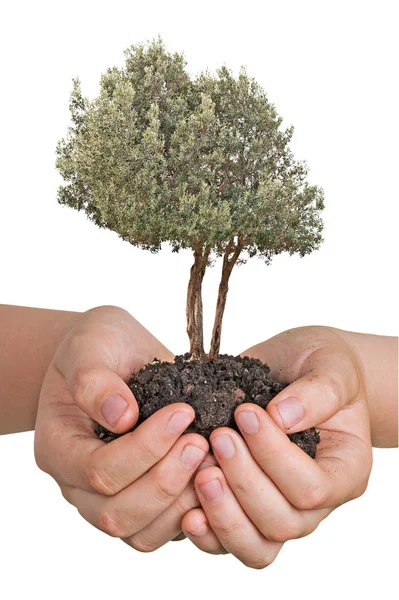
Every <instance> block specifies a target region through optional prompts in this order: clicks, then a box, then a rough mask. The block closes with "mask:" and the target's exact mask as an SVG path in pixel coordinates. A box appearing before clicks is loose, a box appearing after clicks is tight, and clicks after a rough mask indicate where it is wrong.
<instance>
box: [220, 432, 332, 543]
mask: <svg viewBox="0 0 399 600" xmlns="http://www.w3.org/2000/svg"><path fill="white" fill-rule="evenodd" d="M210 442H211V445H212V449H213V451H214V453H215V455H216V458H217V460H218V462H219V465H220V467H221V469H222V471H223V474H224V476H225V477H226V480H227V483H228V485H229V487H230V488H231V490H232V492H233V493H234V495H235V497H236V498H237V500H238V502H239V503H240V505H241V507H242V508H243V510H244V512H245V513H246V515H247V516H248V517H249V519H250V520H251V521H252V523H254V525H256V527H257V528H258V529H259V531H260V532H261V533H262V534H263V535H264V536H265V538H267V539H268V540H271V541H274V542H287V541H288V540H291V539H296V538H299V537H304V536H305V535H309V533H311V532H312V531H314V530H315V529H316V527H317V526H318V525H319V523H320V521H321V520H322V519H323V518H325V517H326V516H327V514H329V512H331V510H330V509H323V511H300V510H298V509H296V508H295V507H294V506H293V505H292V504H291V503H290V502H288V500H287V499H286V498H285V497H284V495H283V494H282V493H281V491H280V490H279V489H278V487H277V486H276V485H275V484H274V483H273V481H272V480H271V479H270V478H269V477H268V476H267V475H266V474H265V472H264V471H262V469H261V468H260V466H259V465H258V464H257V463H256V462H255V460H254V458H253V456H252V455H251V453H250V451H249V449H248V446H247V445H246V443H245V442H244V440H243V439H242V437H241V436H240V435H239V434H238V433H237V432H236V431H233V430H232V429H228V428H227V427H222V428H220V429H216V430H215V431H214V432H212V434H211V437H210ZM322 513H323V514H322Z"/></svg>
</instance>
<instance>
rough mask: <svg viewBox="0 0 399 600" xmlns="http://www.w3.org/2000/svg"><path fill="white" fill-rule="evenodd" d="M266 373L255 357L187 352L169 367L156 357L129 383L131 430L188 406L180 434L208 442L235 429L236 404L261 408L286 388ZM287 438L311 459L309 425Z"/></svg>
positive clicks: (100, 430)
mask: <svg viewBox="0 0 399 600" xmlns="http://www.w3.org/2000/svg"><path fill="white" fill-rule="evenodd" d="M269 372H270V369H269V367H268V366H267V365H265V364H263V363H262V362H261V361H260V360H258V359H255V358H248V357H244V358H242V357H240V356H235V357H234V356H229V355H227V354H221V355H219V358H218V359H217V360H206V361H199V360H190V354H184V355H182V356H176V357H175V361H174V362H173V363H169V362H161V361H159V360H157V359H155V360H154V361H153V362H152V363H151V364H148V365H146V366H145V367H144V368H143V369H141V370H140V371H138V372H137V373H135V374H134V375H132V377H131V378H130V380H129V381H128V386H129V387H130V389H131V390H132V392H133V394H134V396H135V398H136V400H137V404H138V406H139V415H140V416H139V419H138V421H137V423H136V425H135V427H137V425H140V423H142V422H143V421H144V420H145V419H148V417H150V416H151V415H152V414H153V413H154V412H155V411H157V410H158V409H160V408H162V407H163V406H166V405H168V404H172V403H173V402H187V404H190V406H192V407H193V409H194V411H195V419H194V421H193V422H192V423H191V424H190V425H189V427H188V428H187V429H186V431H185V433H191V432H194V433H199V434H201V435H203V436H204V437H205V438H206V439H208V440H209V435H210V434H211V432H212V431H213V430H214V429H216V428H217V427H231V428H232V429H235V430H236V431H238V428H237V425H236V422H235V420H234V411H235V409H236V408H237V406H239V405H240V404H242V403H243V402H252V403H254V404H258V405H259V406H261V407H262V408H266V406H267V405H268V404H269V402H270V400H271V399H272V398H274V396H276V395H277V394H278V393H279V392H280V391H281V390H283V389H284V388H285V387H286V386H287V385H288V383H279V382H278V381H275V380H274V379H271V378H270V377H269ZM133 429H134V428H133ZM95 432H96V434H97V435H98V436H99V437H100V438H101V439H103V440H104V441H105V442H110V441H112V440H114V439H115V438H117V437H120V435H118V434H115V433H112V432H111V431H108V429H106V428H105V427H103V426H102V425H98V424H97V425H96V428H95ZM288 437H289V438H290V440H291V442H293V443H294V444H296V445H297V446H299V447H300V448H302V450H303V451H304V452H306V454H308V455H309V456H311V457H312V458H314V457H315V456H316V445H317V444H318V443H319V441H320V437H319V434H318V433H317V431H316V430H315V429H314V428H313V427H312V428H311V429H306V430H305V431H301V432H298V433H292V434H288Z"/></svg>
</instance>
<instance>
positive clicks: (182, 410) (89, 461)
mask: <svg viewBox="0 0 399 600" xmlns="http://www.w3.org/2000/svg"><path fill="white" fill-rule="evenodd" d="M155 357H156V358H158V359H160V360H168V361H173V358H174V356H173V354H172V353H171V352H169V350H167V349H166V348H165V347H164V346H163V345H162V344H161V343H160V342H159V341H158V340H157V339H156V338H155V337H154V336H152V335H151V334H150V333H149V332H148V331H147V330H146V329H145V328H144V327H143V326H142V325H140V323H138V322H137V321H136V320H135V319H134V318H133V317H132V316H131V315H130V314H129V313H128V312H126V311H124V310H122V309H120V308H117V307H113V306H102V307H97V308H94V309H92V310H89V311H87V312H86V313H84V314H83V315H82V317H81V318H80V319H79V320H78V322H77V323H76V325H75V326H74V327H73V328H72V329H71V330H70V332H69V333H68V334H67V335H66V336H65V338H64V340H63V341H62V342H61V344H60V345H59V347H58V349H57V351H56V353H55V355H54V358H53V360H52V362H51V364H50V366H49V368H48V370H47V373H46V375H45V378H44V381H43V385H42V389H41V394H40V400H39V409H38V416H37V421H36V433H35V457H36V462H37V464H38V466H39V467H40V468H41V469H42V470H43V471H45V472H47V473H49V474H50V475H51V476H52V477H54V479H55V480H56V481H57V483H58V485H59V486H60V488H61V492H62V494H63V495H64V497H65V498H66V499H67V500H68V501H69V502H70V503H71V504H73V505H74V506H76V508H77V509H78V511H79V512H80V514H81V515H82V516H83V517H84V518H85V519H86V520H87V521H89V522H90V523H91V524H92V525H94V526H95V527H97V528H98V529H100V530H102V531H104V532H105V533H107V534H109V535H111V536H114V537H120V538H122V539H123V541H125V542H126V543H127V544H129V545H130V546H132V547H133V548H136V549H137V550H140V551H151V550H155V549H157V548H159V547H160V546H162V545H163V544H165V543H166V542H168V541H169V540H171V539H173V538H175V537H176V536H177V535H178V534H179V533H180V532H181V528H180V523H181V519H182V516H183V515H184V514H185V513H186V512H187V511H188V510H190V509H191V508H193V507H195V506H199V501H198V497H197V494H196V492H195V490H194V488H193V484H192V481H191V484H190V480H192V475H193V473H194V471H195V470H196V468H197V467H198V465H199V463H200V462H201V461H202V459H203V457H204V456H205V455H206V453H207V451H208V449H209V445H208V443H207V442H206V440H205V439H204V438H203V437H202V436H199V435H197V434H186V435H183V436H181V433H182V432H183V431H184V430H185V429H186V427H187V426H188V425H189V424H190V423H191V421H192V420H193V419H194V411H193V409H192V408H191V407H190V406H189V405H188V404H184V403H176V404H172V405H170V406H167V407H165V408H163V409H161V410H159V411H157V412H156V413H155V414H154V415H152V416H151V417H150V418H149V419H147V420H146V421H144V422H143V423H142V424H141V425H140V426H139V427H137V429H135V430H134V431H133V432H130V433H127V434H126V435H124V436H122V437H120V438H118V439H116V440H114V441H113V442H112V443H110V444H105V443H104V442H103V441H101V440H100V439H98V438H97V436H96V435H95V433H94V430H93V420H95V421H97V422H98V423H101V424H102V425H104V427H106V428H107V429H109V430H111V431H113V432H115V433H124V432H126V431H128V430H129V429H131V428H132V427H133V425H134V424H135V423H136V421H137V418H138V407H137V403H136V401H135V399H134V396H133V394H132V392H131V390H130V388H129V387H128V386H127V384H126V383H125V381H126V380H128V379H129V377H130V375H131V373H132V372H133V371H137V370H139V369H140V368H142V367H143V366H144V365H145V364H146V363H148V362H151V361H152V360H153V359H154V358H155ZM180 436H181V437H180Z"/></svg>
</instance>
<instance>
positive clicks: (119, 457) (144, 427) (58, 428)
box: [35, 376, 194, 495]
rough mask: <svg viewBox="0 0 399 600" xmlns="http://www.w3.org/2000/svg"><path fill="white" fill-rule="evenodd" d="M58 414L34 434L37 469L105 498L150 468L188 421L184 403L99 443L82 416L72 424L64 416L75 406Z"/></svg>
mask: <svg viewBox="0 0 399 600" xmlns="http://www.w3.org/2000/svg"><path fill="white" fill-rule="evenodd" d="M60 377H61V376H60ZM59 393H60V392H59ZM63 411H64V418H63V419H57V420H55V421H54V420H53V419H49V420H48V421H45V422H43V423H42V424H41V427H40V429H39V430H38V432H37V437H36V438H35V450H36V455H37V456H36V460H37V462H38V464H39V467H40V468H41V469H43V470H44V471H46V472H47V473H49V474H50V475H52V476H53V477H54V478H55V479H56V480H57V481H58V482H59V483H64V484H67V485H72V486H74V487H78V488H81V489H85V490H87V491H91V492H97V493H100V494H105V495H114V494H117V493H118V492H119V491H121V490H122V489H124V488H125V487H127V486H128V485H130V484H131V483H132V482H134V481H136V479H138V478H139V477H141V476H142V475H143V474H144V473H146V472H147V471H148V470H149V469H151V467H153V466H154V465H155V464H156V463H157V462H158V461H159V460H160V459H162V458H163V457H164V456H165V455H166V454H167V452H168V451H169V450H170V448H172V446H173V444H174V443H175V442H176V440H177V439H178V437H179V436H180V435H181V434H182V433H183V431H184V430H185V429H186V428H187V427H188V425H189V424H190V423H191V422H192V420H193V419H194V411H193V409H192V408H191V406H189V405H188V404H185V403H174V404H170V405H169V406H165V407H164V408H162V409H160V410H158V411H157V412H156V413H154V414H153V415H151V417H149V418H148V419H146V420H145V421H144V422H143V423H141V425H139V426H138V427H137V428H136V429H135V430H134V431H132V432H130V433H127V434H126V435H124V436H122V437H120V438H118V439H116V440H114V441H112V442H111V443H109V444H105V443H104V442H102V441H101V440H99V439H96V437H95V436H94V434H93V432H92V430H91V432H90V428H91V429H92V426H91V425H89V424H88V423H87V419H88V417H86V420H85V419H80V420H78V419H79V415H75V420H74V421H72V415H70V414H69V413H70V412H71V411H74V412H76V411H79V409H78V408H77V407H74V406H65V407H64V409H63ZM67 411H68V412H67ZM79 412H80V411H79ZM81 415H83V413H81ZM90 433H91V436H94V437H90V435H89V434H90ZM43 438H44V439H45V443H43ZM43 449H44V450H45V451H43Z"/></svg>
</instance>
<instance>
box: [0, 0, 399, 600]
mask: <svg viewBox="0 0 399 600" xmlns="http://www.w3.org/2000/svg"><path fill="white" fill-rule="evenodd" d="M395 6H396V2H394V1H392V2H389V1H384V0H379V1H378V2H377V1H375V2H369V1H362V2H355V1H348V0H347V1H346V2H343V1H335V2H329V1H324V2H320V1H318V2H317V1H301V0H298V1H287V0H285V1H284V0H279V1H273V2H271V1H262V2H260V1H259V2H255V1H250V0H246V1H245V2H234V1H231V2H227V1H219V2H217V1H216V0H213V1H211V2H209V1H207V0H202V2H197V3H192V2H187V1H186V2H176V1H171V0H169V1H165V2H160V1H159V2H155V1H153V0H148V1H147V2H133V1H130V2H127V1H118V0H113V1H112V2H99V1H96V2H87V1H86V2H85V1H84V0H80V1H79V2H77V1H75V0H73V1H68V2H65V1H57V2H40V1H35V2H27V1H25V2H16V1H3V3H2V5H1V7H2V8H1V14H0V22H1V26H0V27H1V31H0V52H1V54H0V56H1V59H0V60H1V72H0V81H1V84H0V85H1V94H0V127H1V129H0V136H1V141H0V152H1V163H0V164H1V187H0V194H1V196H0V198H1V200H0V202H1V204H0V269H1V277H0V302H2V303H5V304H19V305H26V306H36V307H42V308H56V309H66V310H77V311H84V310H87V309H89V308H91V307H93V306H98V305H101V304H116V305H119V306H122V307H124V308H125V309H127V310H129V311H130V312H131V313H132V314H133V315H134V316H135V317H136V318H137V319H139V320H140V321H141V322H142V323H143V324H144V325H145V326H146V327H147V328H148V329H150V330H151V331H152V332H153V333H154V334H155V335H156V336H157V337H158V338H159V339H161V340H162V341H163V343H165V344H166V345H167V346H169V347H170V349H171V350H173V351H174V352H175V353H182V352H185V351H187V349H188V346H187V339H186V334H185V290H186V285H187V278H188V271H189V266H190V264H191V256H190V254H189V253H188V252H183V253H181V254H179V255H176V254H171V252H170V250H169V249H168V248H167V247H165V248H164V250H163V251H162V252H161V253H160V254H159V255H151V254H150V253H146V252H144V251H141V250H138V249H135V248H133V247H131V246H129V245H128V244H127V243H126V242H123V241H122V240H121V239H119V238H118V237H117V235H116V234H115V233H112V232H108V231H105V230H100V229H98V228H97V227H96V226H95V225H94V224H93V223H91V222H90V221H88V220H87V219H86V217H85V215H84V214H83V213H78V212H76V211H74V210H72V209H70V208H66V207H62V206H60V205H58V204H57V201H56V191H57V187H58V185H59V184H60V182H61V178H60V176H59V174H58V172H57V171H56V169H55V164H54V163H55V146H56V143H57V141H58V140H59V139H60V138H61V137H63V136H65V134H66V129H67V126H68V124H69V110H68V102H69V94H70V92H71V89H72V77H75V76H79V77H80V79H81V82H82V90H83V93H84V95H85V96H88V97H89V98H91V99H92V98H94V97H95V96H96V95H97V93H98V82H99V79H100V75H101V73H103V72H104V71H105V70H106V69H107V67H110V66H113V65H118V66H122V65H123V63H124V56H123V50H124V49H125V48H127V47H128V46H130V45H131V44H133V43H137V42H141V41H146V40H149V39H152V38H153V37H156V36H157V35H158V33H160V34H161V35H162V37H163V39H164V42H165V44H166V46H167V49H168V50H170V51H173V52H175V51H178V52H184V54H185V56H186V59H187V61H188V65H187V69H188V71H189V72H190V73H191V74H192V75H193V76H195V74H196V73H198V72H199V71H201V70H202V69H205V68H206V67H209V69H210V70H213V69H215V68H217V67H219V66H221V65H222V64H223V63H226V64H227V66H228V67H231V68H232V69H233V71H234V73H235V74H236V75H237V74H238V69H239V67H240V65H241V64H245V65H246V66H247V71H248V74H249V75H250V76H253V77H255V78H256V79H257V81H258V82H259V83H260V84H261V85H262V86H263V87H264V88H265V90H266V91H267V93H268V96H269V100H270V101H271V102H273V103H274V104H275V106H276V109H277V112H278V113H279V114H280V115H281V116H282V117H283V118H284V121H283V123H282V126H283V127H284V128H286V127H289V126H290V125H291V124H292V125H294V126H295V132H294V136H293V140H292V143H291V148H292V150H293V152H294V154H295V157H296V158H297V159H305V160H306V161H307V163H308V165H309V167H310V173H309V177H308V180H309V182H310V183H312V184H317V185H320V186H322V187H323V188H324V190H325V196H326V210H325V211H324V220H325V234H324V237H325V242H324V244H323V245H322V247H321V248H320V250H319V251H318V252H315V253H314V254H313V255H311V256H309V257H306V258H303V259H300V258H296V257H289V256H288V255H287V256H280V257H278V258H277V259H275V260H274V263H273V264H272V266H270V267H266V266H265V265H264V263H263V262H262V261H260V260H257V259H252V260H251V261H250V262H249V263H248V264H247V265H246V266H243V267H239V268H237V269H236V270H235V271H233V275H232V278H231V285H230V292H229V297H228V304H227V309H226V315H225V319H224V331H223V341H222V348H221V351H222V352H228V353H232V354H238V353H239V352H241V351H243V350H244V349H245V348H247V347H248V346H250V345H252V344H254V343H257V342H259V341H261V340H264V339H266V338H268V337H270V336H271V335H274V334H276V333H278V332H279V331H282V330H285V329H287V328H290V327H294V326H300V325H310V324H321V325H331V326H335V327H340V328H343V329H349V330H354V331H363V332H369V333H379V334H386V335H397V332H398V320H397V306H398V297H397V294H396V291H395V290H396V283H397V281H396V280H397V260H396V256H395V254H397V217H398V208H397V207H398V186H397V172H398V171H397V169H398V166H397V164H398V152H397V144H398V120H397V107H398V106H399V97H398V93H397V90H396V89H395V84H396V83H397V81H396V80H397V53H398V50H399V49H398V44H397V43H395V36H396V35H397V20H396V19H395V18H394V9H395ZM395 54H396V57H395ZM219 273H220V264H217V265H216V266H215V267H214V268H213V269H212V270H210V271H209V272H208V274H207V275H206V279H205V284H204V298H205V300H204V304H205V333H206V336H207V339H209V335H210V330H211V326H212V316H213V310H214V306H215V301H216V290H217V281H218V277H219ZM376 360H378V357H376ZM32 448H33V434H32V433H26V434H22V435H15V436H4V437H3V438H1V439H0V486H1V492H0V494H1V495H0V508H1V513H0V514H1V541H0V554H1V555H2V559H1V561H0V581H1V594H2V597H4V598H7V599H8V598H17V599H19V598H28V597H33V598H36V597H37V598H39V597H40V598H41V599H42V600H44V599H50V598H51V599H52V598H57V600H58V599H63V598H73V599H77V600H80V599H81V598H96V597H106V598H113V597H119V598H121V597H124V598H126V597H127V598H130V597H132V598H133V597H137V596H138V594H139V595H140V596H139V597H141V598H152V597H154V598H158V597H159V598H164V599H165V598H186V597H190V598H192V599H194V600H195V599H197V598H201V599H202V598H211V599H213V598H217V597H219V596H222V597H223V598H226V599H229V598H241V597H243V596H244V595H245V597H249V598H251V597H253V598H263V597H278V598H282V599H286V598H287V599H288V598H291V597H295V599H296V600H302V599H304V600H305V599H307V598H310V597H315V598H320V599H321V600H324V599H325V600H327V599H330V598H331V599H333V598H336V597H339V598H341V599H344V600H345V599H346V598H348V599H349V598H369V597H372V596H377V597H382V598H392V597H393V595H394V592H393V590H394V589H395V587H397V581H396V579H397V578H396V569H397V565H396V562H395V563H394V558H395V557H394V554H395V552H396V553H397V535H398V518H397V513H398V504H397V496H398V491H399V488H398V483H397V456H398V454H397V451H396V450H376V451H375V453H374V467H373V472H372V475H371V479H370V483H369V487H368V490H367V492H366V494H365V495H364V496H363V497H362V498H360V499H358V500H356V501H353V502H351V503H349V504H347V505H345V506H342V507H341V508H339V509H338V510H336V511H335V512H334V513H333V514H332V515H331V516H330V517H328V518H327V519H326V521H324V522H323V523H322V524H321V525H320V527H319V528H318V530H317V531H316V532H315V533H313V534H312V535H311V536H309V537H307V538H304V539H301V540H296V541H293V542H289V543H287V544H286V545H285V547H284V548H283V549H282V551H281V553H280V555H279V556H278V557H277V559H276V562H275V563H274V564H273V565H272V566H271V567H269V568H268V569H266V570H263V571H253V570H250V569H247V568H245V567H243V566H242V565H241V564H240V563H238V561H236V560H235V559H234V558H232V557H230V556H219V557H214V556H209V555H205V554H202V553H200V552H199V551H198V550H197V549H196V548H194V547H193V546H191V545H190V542H189V541H187V540H186V541H184V542H180V543H173V544H169V545H167V546H165V547H163V548H162V549H161V550H159V551H157V552H156V553H153V554H147V555H143V554H140V553H138V552H135V551H133V550H131V549H129V548H128V547H127V546H126V545H125V544H123V543H122V542H119V541H118V540H114V539H111V538H109V537H107V536H105V535H104V534H102V533H100V532H99V531H97V530H95V529H94V528H92V527H91V526H90V525H88V524H87V523H86V522H84V521H83V520H82V519H81V518H80V517H79V515H78V514H77V512H76V511H75V509H74V508H73V507H71V506H70V505H68V504H67V503H66V502H65V501H64V499H63V498H62V496H61V494H60V493H59V491H58V488H57V485H56V484H55V483H54V482H53V481H52V480H51V479H50V478H49V477H48V476H46V475H45V474H43V473H41V472H40V471H39V470H38V469H37V467H36V466H35V463H34V459H33V453H32ZM122 595H123V596H122Z"/></svg>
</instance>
